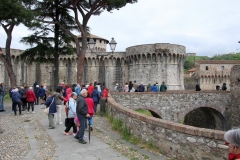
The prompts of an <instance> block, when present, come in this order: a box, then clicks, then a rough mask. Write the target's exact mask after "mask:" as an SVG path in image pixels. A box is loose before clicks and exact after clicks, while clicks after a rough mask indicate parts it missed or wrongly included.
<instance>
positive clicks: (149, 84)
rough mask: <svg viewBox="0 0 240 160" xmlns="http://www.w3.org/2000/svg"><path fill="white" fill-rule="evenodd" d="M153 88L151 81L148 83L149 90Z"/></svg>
mask: <svg viewBox="0 0 240 160" xmlns="http://www.w3.org/2000/svg"><path fill="white" fill-rule="evenodd" d="M151 90H152V85H151V82H149V83H148V85H147V92H151Z"/></svg>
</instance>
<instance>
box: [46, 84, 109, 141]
mask: <svg viewBox="0 0 240 160" xmlns="http://www.w3.org/2000/svg"><path fill="white" fill-rule="evenodd" d="M102 90H103V91H102ZM108 92H109V89H108V88H101V84H99V83H94V85H92V83H90V84H89V85H82V86H80V85H79V84H77V85H75V86H74V87H70V86H69V85H67V84H66V85H64V83H62V84H59V86H58V87H57V89H56V91H55V92H54V93H53V94H52V93H51V92H48V98H47V100H46V102H45V105H46V107H47V108H49V113H48V120H49V129H54V128H55V123H54V117H57V118H56V119H58V120H59V124H61V106H62V105H64V109H65V112H66V117H67V118H66V119H65V126H66V128H65V130H64V132H63V134H65V135H70V132H69V131H70V130H71V128H73V132H72V135H73V136H74V137H75V138H76V139H78V140H79V143H82V144H86V141H84V139H83V136H84V130H85V129H87V122H88V123H89V127H90V130H91V131H92V130H93V128H92V126H93V120H92V117H93V116H94V115H95V114H97V105H98V103H99V101H100V98H101V97H104V98H107V97H108ZM55 114H56V116H55ZM56 123H58V121H57V120H56Z"/></svg>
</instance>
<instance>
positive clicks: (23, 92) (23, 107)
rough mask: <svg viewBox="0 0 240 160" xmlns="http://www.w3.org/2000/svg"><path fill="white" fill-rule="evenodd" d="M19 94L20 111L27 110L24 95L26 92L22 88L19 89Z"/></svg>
mask: <svg viewBox="0 0 240 160" xmlns="http://www.w3.org/2000/svg"><path fill="white" fill-rule="evenodd" d="M19 93H20V95H21V101H22V111H24V110H26V109H27V99H26V93H27V90H26V89H25V88H24V87H22V86H21V87H20V90H19Z"/></svg>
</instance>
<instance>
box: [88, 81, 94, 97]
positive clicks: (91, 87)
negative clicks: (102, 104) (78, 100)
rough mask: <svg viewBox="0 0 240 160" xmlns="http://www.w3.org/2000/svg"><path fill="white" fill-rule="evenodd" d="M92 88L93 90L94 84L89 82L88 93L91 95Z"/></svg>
mask: <svg viewBox="0 0 240 160" xmlns="http://www.w3.org/2000/svg"><path fill="white" fill-rule="evenodd" d="M93 90H94V86H93V85H92V83H89V86H88V93H89V94H90V95H92V92H93Z"/></svg>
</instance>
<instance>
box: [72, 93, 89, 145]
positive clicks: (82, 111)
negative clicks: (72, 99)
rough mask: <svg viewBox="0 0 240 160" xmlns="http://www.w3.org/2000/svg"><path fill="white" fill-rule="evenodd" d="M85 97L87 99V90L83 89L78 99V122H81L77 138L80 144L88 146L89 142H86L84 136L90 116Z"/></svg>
mask: <svg viewBox="0 0 240 160" xmlns="http://www.w3.org/2000/svg"><path fill="white" fill-rule="evenodd" d="M85 97H87V90H86V89H82V91H81V95H80V96H79V97H78V99H77V110H76V113H77V117H78V120H79V121H80V129H79V131H78V133H77V135H76V136H75V138H77V139H78V140H79V143H82V144H86V143H87V142H86V141H84V139H83V135H84V130H85V127H86V126H85V123H86V118H89V117H90V115H89V114H88V106H87V102H86V100H85Z"/></svg>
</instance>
